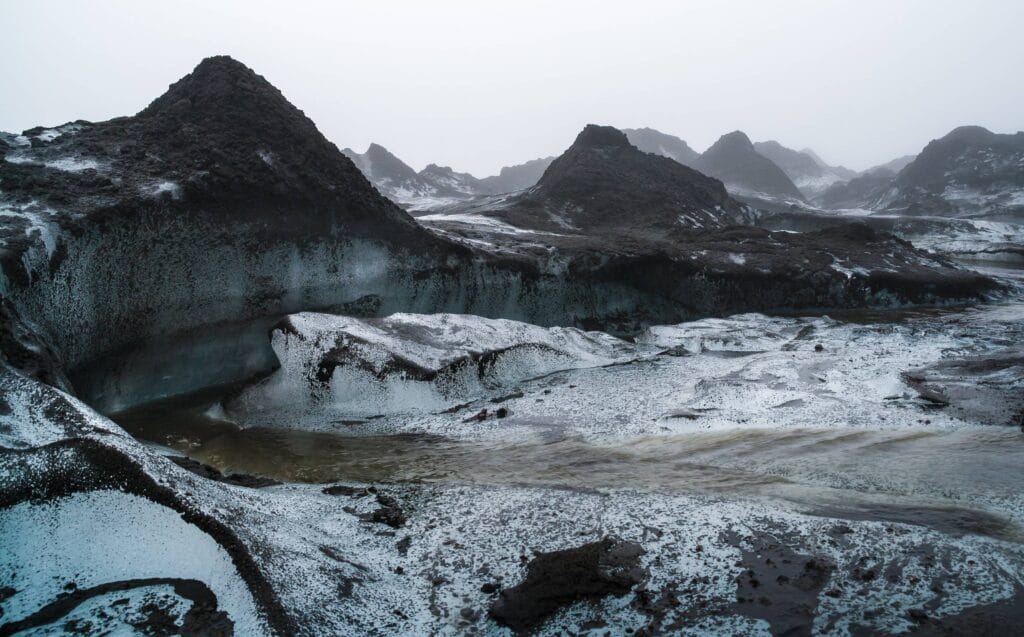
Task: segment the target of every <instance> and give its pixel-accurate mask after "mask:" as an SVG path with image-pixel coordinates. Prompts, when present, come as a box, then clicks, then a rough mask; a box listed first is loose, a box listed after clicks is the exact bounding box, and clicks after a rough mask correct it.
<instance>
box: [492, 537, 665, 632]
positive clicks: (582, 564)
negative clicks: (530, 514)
mask: <svg viewBox="0 0 1024 637" xmlns="http://www.w3.org/2000/svg"><path fill="white" fill-rule="evenodd" d="M643 552H644V551H643V549H642V548H641V547H640V546H639V545H637V544H633V543H631V542H626V541H623V540H618V539H614V538H610V537H609V538H605V539H603V540H600V541H597V542H592V543H590V544H584V545H583V546H579V547H576V548H572V549H565V550H562V551H553V552H551V553H539V554H537V556H536V557H534V558H533V559H532V560H531V561H530V563H529V565H528V567H527V573H526V578H525V579H524V580H523V581H522V582H521V583H520V584H518V585H516V586H514V587H512V588H507V589H505V590H503V591H502V592H501V594H500V595H499V597H498V599H496V600H495V601H494V603H493V604H492V605H491V609H490V615H491V617H492V618H493V619H494V620H495V621H497V622H498V623H500V624H502V625H503V626H508V627H509V628H511V629H512V630H513V631H515V632H516V633H520V634H522V633H526V632H528V631H531V630H533V629H535V628H537V627H538V626H540V625H541V624H542V623H543V622H544V620H545V619H547V618H548V617H550V616H551V615H552V614H554V613H555V612H556V611H557V610H558V609H560V608H562V607H564V606H567V605H569V604H572V603H573V602H575V601H578V600H581V599H595V598H601V597H604V596H606V595H616V596H621V595H625V594H626V593H628V592H629V591H630V589H631V588H632V587H633V586H634V585H635V584H637V583H639V582H640V581H642V580H643V578H644V577H645V573H644V571H643V569H641V568H640V556H641V555H642V554H643Z"/></svg>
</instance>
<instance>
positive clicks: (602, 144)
mask: <svg viewBox="0 0 1024 637" xmlns="http://www.w3.org/2000/svg"><path fill="white" fill-rule="evenodd" d="M572 145H573V146H575V147H577V148H607V147H628V146H630V145H631V144H630V143H629V139H628V138H627V137H626V134H625V133H623V132H622V131H620V130H619V129H617V128H614V127H612V126H598V125H597V124H587V125H586V126H585V127H584V128H583V130H582V131H580V134H579V135H577V136H576V141H575V142H573V144H572Z"/></svg>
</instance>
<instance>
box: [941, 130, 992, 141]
mask: <svg viewBox="0 0 1024 637" xmlns="http://www.w3.org/2000/svg"><path fill="white" fill-rule="evenodd" d="M995 136H996V135H995V133H993V132H992V131H990V130H989V129H987V128H985V127H984V126H957V127H956V128H954V129H953V130H951V131H949V132H948V133H946V135H945V136H944V137H942V138H940V139H939V141H960V142H966V143H969V144H970V143H984V142H987V141H989V140H991V139H993V138H995Z"/></svg>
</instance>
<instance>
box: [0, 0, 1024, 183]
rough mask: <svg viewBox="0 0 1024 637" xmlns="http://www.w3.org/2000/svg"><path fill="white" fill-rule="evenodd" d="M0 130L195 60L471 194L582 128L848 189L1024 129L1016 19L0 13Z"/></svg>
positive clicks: (907, 9)
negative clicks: (234, 71) (914, 159)
mask: <svg viewBox="0 0 1024 637" xmlns="http://www.w3.org/2000/svg"><path fill="white" fill-rule="evenodd" d="M0 24H2V25H3V35H2V36H0V87H2V89H0V130H7V131H15V132H19V131H21V130H24V129H26V128H30V127H32V126H35V125H54V124H59V123H63V122H65V121H68V120H73V119H78V118H82V119H88V120H93V121H98V120H103V119H107V118H110V117H114V116H117V115H127V114H132V113H135V112H137V111H139V110H141V109H142V108H143V107H144V106H146V104H148V103H149V102H150V101H151V100H152V99H153V98H155V97H157V96H158V95H159V94H161V93H162V92H163V91H164V90H166V88H167V86H168V85H169V84H170V83H171V82H173V81H175V80H176V79H178V78H179V77H181V76H182V75H185V74H186V73H188V72H189V71H190V70H191V69H192V68H193V67H194V66H195V65H196V64H197V63H198V62H199V60H200V59H202V58H203V57H206V56H209V55H215V54H228V55H231V56H234V57H235V58H237V59H239V60H241V61H242V62H244V63H245V64H247V65H249V66H250V67H252V68H253V69H255V70H256V71H257V72H258V73H260V74H262V75H263V76H265V77H266V78H267V79H268V80H270V81H271V82H272V83H273V84H275V85H276V86H277V87H278V88H280V89H281V90H282V91H283V92H284V94H285V96H287V97H288V98H289V99H290V100H291V101H292V103H294V104H295V105H296V106H298V107H299V108H301V109H303V110H304V111H305V112H306V114H307V115H309V116H310V117H311V118H312V119H313V120H314V121H315V122H316V123H317V125H318V126H319V128H320V130H321V131H323V133H324V134H325V135H326V136H327V137H328V138H329V139H331V140H332V141H334V142H335V143H336V144H338V146H339V147H344V146H351V147H353V148H355V149H356V150H359V151H363V150H364V149H365V147H366V146H367V144H368V143H369V142H371V141H376V142H378V143H381V144H383V145H384V146H386V147H387V148H389V149H390V150H392V151H393V152H394V153H395V154H397V155H398V156H399V157H401V158H402V159H404V160H405V161H406V162H407V163H409V164H410V165H412V166H413V167H414V168H416V169H419V168H422V167H423V166H424V165H425V164H427V163H430V162H435V163H439V164H443V165H450V166H452V167H453V168H456V169H458V170H464V171H469V172H473V173H474V174H477V175H478V176H483V175H486V174H491V173H494V172H496V171H497V169H498V168H499V167H501V166H503V165H508V164H513V163H519V162H522V161H525V160H527V159H531V158H534V157H539V156H543V155H551V154H558V153H560V152H561V151H562V150H564V149H565V148H566V147H567V146H568V145H569V144H570V143H571V142H572V139H573V138H574V137H575V135H576V133H577V132H578V130H579V129H581V128H582V127H583V125H584V124H586V123H588V122H594V123H599V124H610V125H613V126H617V127H620V128H626V127H643V126H650V127H653V128H657V129H659V130H661V131H664V132H667V133H671V134H674V135H678V136H679V137H682V138H683V139H685V140H687V141H688V142H689V143H690V145H691V146H693V147H694V148H695V149H696V150H698V151H701V150H704V148H706V147H707V146H708V145H710V144H711V143H713V142H714V141H715V139H717V138H718V136H719V135H721V134H723V133H726V132H729V131H732V130H735V129H741V130H743V131H745V132H747V133H748V134H749V135H750V137H751V138H752V139H754V140H755V141H758V140H767V139H776V140H778V141H780V142H781V143H783V144H785V145H787V146H790V147H793V148H798V149H799V148H802V147H805V146H810V147H812V148H814V149H815V150H816V151H818V153H819V154H820V155H822V157H824V159H825V160H826V161H829V162H832V163H841V164H845V165H847V166H849V167H851V168H856V169H863V168H866V167H868V166H870V165H874V164H877V163H881V162H884V161H887V160H889V159H891V158H893V157H896V156H898V155H903V154H908V153H914V152H917V151H919V150H920V149H921V147H922V146H923V145H924V144H925V143H927V142H928V141H929V140H931V139H933V138H935V137H939V136H941V135H943V134H945V133H946V132H948V131H949V130H950V129H951V128H953V127H955V126H958V125H961V124H980V125H983V126H986V127H988V128H990V129H992V130H995V131H997V132H1016V131H1017V130H1020V129H1022V128H1024V1H1022V0H987V1H986V0H972V1H970V2H967V1H963V2H952V1H944V0H922V1H909V0H907V1H900V0H884V1H881V0H880V1H866V0H857V1H853V2H840V1H814V2H812V1H807V2H803V1H771V2H769V1H752V2H741V1H735V2H733V1H722V0H717V1H711V0H709V1H707V2H682V1H677V2H645V1H642V0H628V1H623V2H615V3H612V2H607V3H600V2H593V1H591V2H532V1H528V0H517V1H514V2H497V1H493V0H492V1H487V2H482V1H481V2H469V1H468V0H466V1H454V0H453V1H450V2H442V1H438V0H433V1H430V2H426V1H420V2H413V1H410V2H388V1H383V0H376V1H369V0H365V1H361V2H323V3H314V2H301V1H295V0H292V1H290V2H258V1H256V0H244V1H239V2H214V1H211V0H207V1H203V2H198V1H197V2H178V1H175V2H149V1H145V2H140V1H137V0H131V1H125V2H122V1H116V2H115V1H104V0H94V1H89V2H86V1H85V0H80V1H66V2H60V1H46V0H32V1H29V0H24V1H21V0H0Z"/></svg>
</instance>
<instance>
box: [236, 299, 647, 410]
mask: <svg viewBox="0 0 1024 637" xmlns="http://www.w3.org/2000/svg"><path fill="white" fill-rule="evenodd" d="M272 345H273V348H274V351H275V353H276V354H277V356H278V359H279V360H280V362H281V368H280V369H279V370H278V371H276V372H274V373H273V374H272V375H271V377H270V378H268V379H267V380H265V381H263V382H261V383H259V384H258V385H256V386H255V387H252V388H250V389H249V390H247V391H245V392H243V393H242V395H241V396H240V397H239V398H238V399H236V400H234V401H233V402H232V405H231V410H230V411H231V413H232V415H233V416H234V417H235V418H236V419H237V420H239V421H241V422H245V423H246V424H254V423H258V422H267V421H268V419H270V420H269V421H270V422H274V419H280V418H281V417H282V415H285V416H286V417H287V416H291V415H294V414H296V413H305V414H306V416H307V417H308V418H309V419H312V420H319V421H321V422H322V423H329V422H331V421H333V420H336V419H337V418H338V417H343V416H350V417H351V416H357V417H365V416H377V415H380V414H394V413H417V412H424V411H431V410H435V411H436V410H444V409H446V408H447V407H450V406H452V405H454V404H458V403H464V402H466V401H468V400H472V399H474V398H478V397H480V396H483V395H487V394H492V393H494V392H500V391H502V390H504V389H507V388H510V387H514V386H515V385H516V384H517V383H518V382H520V381H523V380H526V379H529V378H534V377H538V376H543V375H546V374H549V373H551V372H555V371H558V370H562V369H568V368H582V367H592V366H601V365H609V364H612V363H616V362H623V361H627V360H631V359H632V358H634V357H636V356H638V355H640V352H639V351H638V350H637V348H636V347H634V346H632V345H630V344H629V343H627V342H625V341H622V340H620V339H617V338H615V337H612V336H608V335H607V334H604V333H601V332H583V331H581V330H578V329H574V328H562V327H554V328H543V327H537V326H534V325H530V324H528V323H520V322H517V321H509V320H504V319H484V318H480V317H476V316H468V315H459V314H432V315H422V314H393V315H391V316H389V317H387V318H384V319H367V320H360V319H356V318H350V317H344V316H334V315H329V314H314V313H303V314H295V315H291V316H289V317H288V319H287V327H285V328H283V329H281V328H279V329H277V330H275V331H274V333H273V335H272ZM268 412H269V413H268ZM277 422H280V420H277Z"/></svg>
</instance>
